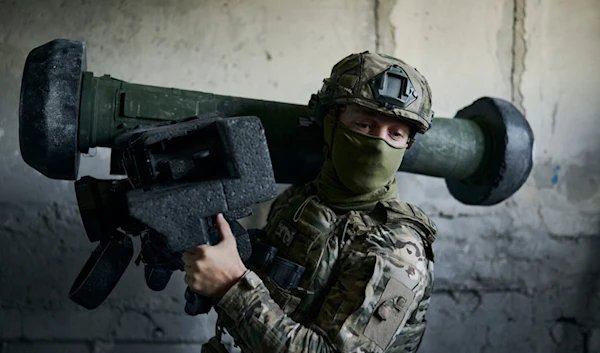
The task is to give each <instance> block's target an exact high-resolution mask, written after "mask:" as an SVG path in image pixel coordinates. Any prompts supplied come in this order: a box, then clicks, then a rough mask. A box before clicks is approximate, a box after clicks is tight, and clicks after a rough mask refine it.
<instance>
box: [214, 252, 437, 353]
mask: <svg viewBox="0 0 600 353" xmlns="http://www.w3.org/2000/svg"><path fill="white" fill-rule="evenodd" d="M339 261H340V267H339V269H338V271H337V273H334V275H335V276H336V277H335V278H336V280H335V282H334V283H333V285H332V287H331V289H330V290H329V292H328V294H327V296H326V298H325V301H324V303H323V306H322V308H321V311H320V312H319V314H318V317H317V319H316V321H315V325H312V326H311V327H305V326H303V325H301V324H300V323H297V322H295V321H293V320H292V319H291V318H290V317H288V316H287V315H285V314H284V313H283V311H282V310H281V308H280V307H279V306H278V305H277V303H275V302H274V301H273V299H271V296H270V293H269V291H268V289H267V288H266V287H265V285H264V284H262V281H260V279H259V278H258V276H256V275H254V277H253V278H255V279H256V283H254V285H249V284H248V282H252V281H244V280H242V281H240V282H238V283H237V284H236V285H234V286H233V287H232V288H231V289H230V290H229V291H228V292H227V293H226V294H225V296H224V297H223V298H221V300H220V301H219V302H218V303H217V305H216V306H215V308H216V310H217V313H218V314H219V319H220V320H221V321H222V322H223V323H224V327H225V328H226V329H227V331H228V332H229V333H230V334H231V335H232V337H233V338H234V340H235V342H236V344H238V345H239V346H240V347H241V348H242V350H244V351H249V352H254V353H261V352H268V353H275V352H295V353H300V352H306V353H308V352H311V353H316V352H323V353H325V352H384V351H386V349H389V347H391V346H393V345H394V341H395V339H396V337H397V336H398V334H399V333H400V332H401V329H402V327H403V326H404V324H405V323H406V321H407V319H408V318H409V317H410V315H411V314H412V313H413V312H414V311H415V309H416V308H417V305H418V302H419V301H420V300H421V298H422V297H423V292H424V287H425V282H426V279H425V278H424V277H425V275H424V274H423V273H422V271H420V270H419V269H418V266H413V265H414V264H412V265H411V264H409V262H407V261H405V260H403V258H402V253H401V251H398V249H394V250H387V251H385V250H381V249H379V250H378V251H368V252H362V251H350V252H348V256H346V257H345V258H343V259H340V260H339Z"/></svg>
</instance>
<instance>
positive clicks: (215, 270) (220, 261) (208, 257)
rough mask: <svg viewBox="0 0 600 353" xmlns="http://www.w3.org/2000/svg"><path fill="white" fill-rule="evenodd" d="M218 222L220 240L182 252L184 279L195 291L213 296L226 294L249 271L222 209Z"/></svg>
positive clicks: (217, 218)
mask: <svg viewBox="0 0 600 353" xmlns="http://www.w3.org/2000/svg"><path fill="white" fill-rule="evenodd" d="M216 223H217V229H218V230H219V235H220V236H221V241H220V242H219V243H218V244H216V245H214V246H210V245H200V246H197V247H195V248H190V249H187V250H186V251H185V252H184V253H183V256H182V259H183V263H184V264H185V266H184V270H185V278H184V280H185V283H186V284H187V285H188V287H190V288H191V289H192V290H193V291H194V292H196V293H198V294H200V295H203V296H206V297H211V298H218V297H222V296H223V295H225V293H227V291H228V290H229V288H231V287H232V286H233V285H234V284H235V283H236V282H237V281H238V280H239V279H240V278H241V277H242V275H243V274H244V272H246V266H245V265H244V263H243V262H242V259H241V258H240V255H239V254H238V251H237V247H236V241H235V237H234V236H233V233H232V232H231V228H230V227H229V223H227V221H226V220H225V218H224V217H223V215H222V214H220V213H219V214H218V215H217V217H216Z"/></svg>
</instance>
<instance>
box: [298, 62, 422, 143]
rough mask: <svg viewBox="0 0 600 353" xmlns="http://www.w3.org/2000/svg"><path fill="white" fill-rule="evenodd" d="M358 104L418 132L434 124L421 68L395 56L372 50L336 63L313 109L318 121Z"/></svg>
mask: <svg viewBox="0 0 600 353" xmlns="http://www.w3.org/2000/svg"><path fill="white" fill-rule="evenodd" d="M345 104H357V105H360V106H362V107H365V108H368V109H372V110H376V111H378V112H381V113H383V114H386V115H390V116H395V117H397V118H399V119H401V120H402V121H404V122H406V123H407V124H409V125H410V126H411V127H412V129H411V131H412V134H411V135H413V136H414V133H415V132H419V133H425V132H426V131H427V130H429V128H430V127H431V123H432V120H433V111H432V110H431V90H430V88H429V85H428V83H427V81H426V80H425V77H423V75H421V74H420V73H419V72H418V71H417V69H415V68H414V67H412V66H410V65H408V64H406V63H405V62H404V61H402V60H399V59H396V58H393V57H391V56H387V55H383V54H376V53H370V52H368V51H365V52H362V53H358V54H351V55H349V56H347V57H345V58H344V59H342V60H340V61H339V62H338V63H337V64H335V65H334V66H333V68H332V70H331V75H330V77H329V78H326V79H324V80H323V87H322V88H321V90H320V91H319V92H318V93H317V94H313V95H312V97H311V100H310V103H309V108H310V109H311V110H312V111H313V116H314V117H315V118H316V119H317V121H318V122H322V119H323V116H324V115H325V114H326V113H327V112H328V110H329V109H330V108H331V107H333V106H336V105H345Z"/></svg>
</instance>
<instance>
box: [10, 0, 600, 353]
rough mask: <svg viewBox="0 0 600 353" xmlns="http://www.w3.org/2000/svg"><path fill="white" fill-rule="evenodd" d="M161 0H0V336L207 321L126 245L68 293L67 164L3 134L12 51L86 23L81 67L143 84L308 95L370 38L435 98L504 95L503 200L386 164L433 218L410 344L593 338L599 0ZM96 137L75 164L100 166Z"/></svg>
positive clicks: (599, 224) (469, 347)
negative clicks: (430, 258)
mask: <svg viewBox="0 0 600 353" xmlns="http://www.w3.org/2000/svg"><path fill="white" fill-rule="evenodd" d="M172 3H173V4H168V2H164V1H156V0H147V1H138V2H134V1H105V2H89V1H83V0H81V1H66V0H65V1H58V0H54V1H43V2H42V1H34V0H22V1H9V0H0V87H2V91H1V92H2V93H1V94H0V236H1V238H2V239H3V240H4V242H5V243H4V244H5V245H4V246H2V247H0V263H1V264H2V266H0V352H2V353H7V352H10V353H15V352H37V351H40V352H42V351H43V352H92V351H93V352H138V351H139V352H142V351H144V352H167V351H168V352H192V351H198V350H199V348H200V345H201V344H202V343H203V342H205V341H206V340H207V339H208V338H209V337H211V335H212V332H213V325H214V315H213V314H210V315H209V316H208V317H189V316H186V315H185V314H184V313H183V310H182V308H183V304H184V303H183V296H182V294H183V291H184V288H185V285H184V284H183V280H182V276H181V274H175V276H174V278H173V279H172V281H171V283H170V285H169V286H168V288H167V289H166V290H164V291H162V292H159V293H156V292H152V291H150V290H149V289H148V288H147V287H146V285H145V283H144V280H143V270H142V268H136V267H135V266H134V265H131V266H130V268H129V269H128V271H127V272H126V273H125V275H124V276H123V278H122V279H121V281H120V282H119V284H118V285H117V287H116V289H115V290H114V291H113V292H112V294H111V295H110V297H109V299H108V300H107V301H106V302H105V303H104V304H103V305H102V306H101V307H100V308H98V309H96V310H94V311H91V312H90V311H87V310H85V309H82V308H80V307H78V306H76V305H75V304H74V303H72V302H71V301H69V300H68V298H67V293H68V291H69V289H70V286H71V284H72V281H73V279H74V278H75V276H76V275H77V273H78V272H79V270H80V268H81V266H82V264H83V263H84V261H85V260H86V259H87V257H88V255H89V253H90V252H91V251H92V249H93V248H94V246H93V245H92V244H90V243H89V242H88V241H87V239H86V236H85V233H84V230H83V227H82V224H81V220H80V218H79V214H78V210H77V207H76V204H75V198H74V193H73V187H72V183H71V182H66V181H57V180H50V179H47V178H45V177H43V176H42V175H41V174H39V173H38V172H36V171H34V170H33V169H32V168H30V167H28V166H27V165H26V164H25V163H24V162H23V160H22V158H21V157H20V153H19V143H18V142H19V141H18V99H19V88H20V79H21V74H22V69H23V64H24V61H25V57H26V56H27V54H28V52H29V51H30V50H31V49H32V48H34V47H36V46H38V45H41V44H43V43H45V42H47V41H50V40H52V39H55V38H72V39H81V40H85V41H86V42H87V46H88V47H87V54H88V70H90V71H93V72H94V73H96V75H102V74H105V73H107V74H110V75H111V76H113V77H116V78H119V79H123V80H126V81H131V82H136V83H143V84H152V85H163V86H172V87H178V88H183V89H193V90H200V91H208V92H212V93H221V94H229V95H238V96H245V97H252V98H262V99H269V100H278V101H285V102H293V103H300V104H303V103H306V102H307V101H308V98H309V96H310V94H311V93H313V92H314V91H315V90H316V89H318V88H319V87H320V83H321V79H322V78H323V77H325V76H327V75H328V73H329V69H330V67H331V66H332V65H333V63H335V62H336V61H337V60H339V59H340V58H341V57H343V56H345V55H347V54H348V53H350V52H356V51H362V50H381V51H384V52H387V53H390V54H394V55H396V56H398V57H401V58H403V59H405V60H407V61H408V62H410V63H411V64H413V65H415V66H416V67H417V68H418V69H419V70H420V71H421V72H423V73H424V74H425V75H426V77H427V78H428V80H429V82H430V84H431V87H432V90H433V97H434V107H435V111H436V113H437V114H436V115H437V116H447V117H451V116H453V115H454V113H455V112H456V111H457V110H458V109H460V108H462V107H463V106H466V105H468V104H470V103H471V102H472V101H473V100H475V99H477V98H479V97H480V96H494V97H500V98H504V99H508V100H510V101H512V102H513V103H514V104H515V105H516V106H517V107H519V109H521V110H522V111H523V112H524V113H525V114H526V116H527V118H528V120H529V122H530V124H531V126H532V128H533V129H534V132H535V135H536V155H535V167H534V170H533V172H532V174H531V177H530V178H529V179H528V181H527V183H526V184H525V185H524V187H523V188H522V189H521V190H520V191H519V192H518V193H517V194H516V195H515V196H514V197H512V198H511V199H509V200H508V201H506V202H504V203H502V204H500V205H497V206H493V207H472V206H471V207H469V206H465V205H462V204H460V203H458V202H457V201H456V200H454V199H453V198H452V197H451V196H450V195H449V193H448V192H447V190H446V187H445V183H444V181H443V180H441V179H437V178H430V177H424V176H416V175H407V174H399V175H398V179H399V181H400V195H401V197H402V198H403V199H405V200H407V201H409V202H414V203H416V204H417V205H419V206H421V207H422V208H423V209H425V210H426V211H427V212H428V213H429V214H430V215H432V216H433V217H434V220H435V221H436V223H437V224H438V227H439V228H440V236H439V239H438V241H437V242H436V244H435V250H436V253H437V260H436V262H437V267H436V269H437V274H436V276H437V282H436V292H435V295H434V297H433V302H432V306H431V310H430V313H429V322H430V324H429V328H428V331H427V333H426V337H425V341H424V343H423V346H422V349H421V350H422V351H423V352H447V351H451V352H488V353H489V352H600V314H598V311H599V310H600V297H599V294H598V293H599V292H600V276H599V273H600V261H598V259H597V255H596V252H597V250H598V249H600V236H599V235H600V234H599V233H600V180H599V179H600V177H599V175H600V159H599V158H598V157H597V155H598V153H600V142H599V137H600V136H599V134H598V130H597V124H595V122H596V121H597V119H598V116H599V115H600V103H599V101H598V99H597V96H598V94H599V93H600V75H598V69H599V67H598V66H599V64H598V60H597V58H598V57H600V3H599V2H597V1H595V0H574V1H570V2H564V1H559V0H547V1H543V2H542V1H531V0H530V1H526V0H513V1H508V0H506V1H477V0H460V1H453V2H448V1H442V0H426V1H423V0H421V1H417V0H396V1H393V0H353V1H344V0H328V1H309V0H303V1H293V0H285V1H283V0H279V1H274V0H273V1H269V0H258V1H253V2H250V1H241V0H238V1H191V0H187V1H177V2H172ZM94 153H95V156H94V157H93V158H92V157H88V158H83V161H82V167H81V174H80V175H85V174H90V175H93V176H107V168H108V153H107V151H105V150H102V149H98V150H97V151H95V152H94ZM257 211H258V212H257V214H256V216H255V217H254V218H252V219H251V220H247V224H248V225H260V224H261V223H262V222H263V220H262V219H261V217H264V208H263V209H259V210H257ZM136 250H137V244H136Z"/></svg>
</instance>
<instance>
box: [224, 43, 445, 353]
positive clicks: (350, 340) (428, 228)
mask: <svg viewBox="0 0 600 353" xmlns="http://www.w3.org/2000/svg"><path fill="white" fill-rule="evenodd" d="M363 54H364V53H363ZM363 54H360V55H359V56H356V55H355V56H350V57H348V58H346V59H344V60H342V61H341V62H340V63H338V65H336V67H334V70H333V72H332V77H331V78H330V79H329V81H328V80H326V81H325V82H326V85H325V87H324V89H323V90H322V91H323V92H325V94H324V95H323V96H322V97H321V98H327V97H330V98H331V97H333V98H332V99H331V100H330V101H331V102H340V101H342V102H343V101H345V102H346V103H353V104H360V105H363V106H368V107H370V108H372V109H375V108H376V107H375V106H374V104H375V103H374V102H376V101H377V100H376V99H373V97H371V98H369V97H367V99H363V98H365V97H366V96H368V92H367V93H365V92H366V91H365V90H366V88H365V87H367V86H365V85H363V84H362V83H364V82H363V81H364V77H362V76H363V74H364V73H365V72H370V76H371V77H372V76H376V75H377V74H378V73H380V72H382V70H384V69H386V65H387V64H388V62H389V60H388V58H387V57H381V56H373V55H370V54H368V55H366V56H365V55H363ZM361 55H362V56H361ZM369 60H370V61H369ZM395 60H397V59H395ZM365 62H366V63H368V64H369V65H368V67H367V69H370V71H369V70H365ZM395 62H397V61H395ZM402 64H403V63H402ZM356 67H358V68H359V72H358V74H354V75H353V74H352V70H353V68H356ZM405 70H406V72H408V73H409V75H408V76H409V77H412V81H413V82H417V85H418V87H417V88H423V87H425V88H424V90H425V91H426V92H425V94H421V95H418V94H414V96H415V97H417V96H420V97H421V99H420V100H417V102H416V103H417V104H415V105H413V106H412V107H413V108H414V109H413V110H412V111H409V110H407V109H395V108H393V109H389V105H388V106H387V108H381V110H380V111H381V112H387V113H390V114H395V115H396V116H399V117H401V118H404V119H408V120H410V119H412V122H413V123H414V124H413V125H412V126H413V127H415V130H416V131H419V132H423V131H426V130H427V129H428V128H429V124H430V122H431V120H430V119H431V112H430V104H431V103H430V101H429V99H430V98H429V95H430V93H429V87H427V86H426V82H424V79H423V80H422V81H421V76H420V75H418V73H417V74H415V72H416V71H410V70H411V68H410V67H407V66H406V67H405ZM340 72H341V73H342V75H338V76H337V77H335V73H340ZM406 72H405V73H406ZM344 80H346V83H345V85H346V86H352V87H354V92H353V91H352V90H349V89H345V90H344V89H340V87H342V86H344ZM361 80H362V81H361ZM328 82H333V84H332V85H331V86H330V87H328V86H327V85H328ZM365 82H366V81H365ZM409 82H410V81H409ZM332 87H333V88H332ZM411 87H412V86H411ZM342 88H343V87H342ZM409 88H410V87H409ZM336 90H337V91H336ZM356 90H362V92H361V93H356ZM406 92H409V90H408V89H407V91H406ZM422 92H423V91H421V92H419V93H422ZM384 93H385V92H384ZM344 94H346V97H344ZM409 94H412V93H410V92H409ZM423 96H425V99H423ZM357 97H358V98H357ZM384 98H385V97H384ZM409 98H410V97H409ZM325 101H326V99H321V100H320V103H325ZM413 101H414V99H413ZM409 104H410V103H409ZM317 109H319V108H318V107H317ZM394 182H395V180H394ZM264 231H265V233H264V236H263V238H261V239H260V241H262V242H264V243H267V244H270V245H272V246H274V247H276V248H277V249H278V253H277V255H278V256H280V257H283V258H285V259H287V260H290V261H293V262H294V263H297V264H300V265H302V266H304V267H305V269H306V270H305V272H304V274H303V277H302V279H301V282H300V285H299V286H298V287H297V288H293V289H289V290H288V289H284V288H282V287H281V286H279V285H278V284H277V283H276V282H275V281H274V280H273V279H272V278H270V276H268V275H267V273H265V272H263V271H261V270H260V269H258V268H254V267H252V266H249V268H250V270H251V271H248V272H246V274H245V276H244V278H243V279H242V280H240V281H239V282H238V283H236V284H235V285H234V286H233V287H232V288H231V289H230V290H229V291H228V292H227V293H226V294H225V296H224V297H223V298H221V299H220V301H219V302H218V303H217V304H216V305H215V309H216V311H217V313H218V314H219V322H220V324H221V325H222V326H223V327H224V328H225V329H227V331H228V332H229V333H230V334H231V335H232V336H233V338H234V340H235V342H236V344H237V345H238V346H239V347H240V348H241V349H242V351H243V352H253V353H259V352H269V353H274V352H284V351H285V352H295V353H300V352H311V353H317V352H415V351H416V350H417V349H418V347H419V345H420V343H421V339H422V337H423V334H424V331H425V324H426V320H425V313H426V311H427V308H428V305H429V298H430V295H431V291H432V285H433V252H432V248H431V245H432V243H433V241H434V239H435V236H436V231H437V230H436V227H435V225H434V224H433V222H432V221H431V220H430V219H429V218H428V217H427V216H426V215H425V214H424V213H423V212H422V211H421V210H420V209H418V208H417V207H415V206H412V205H410V204H408V203H404V202H401V201H400V200H398V199H397V198H395V197H394V198H391V199H387V200H385V201H379V202H377V203H376V204H375V207H374V208H373V209H369V210H368V211H367V210H350V211H340V210H339V209H338V210H337V212H336V211H334V210H333V209H332V208H330V207H329V206H327V205H326V203H324V202H323V200H320V197H319V193H318V192H317V186H316V182H311V183H308V184H305V185H295V186H292V187H290V188H288V189H287V190H286V191H285V192H284V193H283V194H281V195H280V196H279V197H277V199H276V200H275V202H274V203H273V205H272V206H271V210H270V212H269V216H268V219H267V225H266V227H265V229H264Z"/></svg>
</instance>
